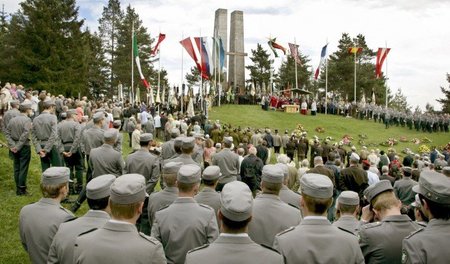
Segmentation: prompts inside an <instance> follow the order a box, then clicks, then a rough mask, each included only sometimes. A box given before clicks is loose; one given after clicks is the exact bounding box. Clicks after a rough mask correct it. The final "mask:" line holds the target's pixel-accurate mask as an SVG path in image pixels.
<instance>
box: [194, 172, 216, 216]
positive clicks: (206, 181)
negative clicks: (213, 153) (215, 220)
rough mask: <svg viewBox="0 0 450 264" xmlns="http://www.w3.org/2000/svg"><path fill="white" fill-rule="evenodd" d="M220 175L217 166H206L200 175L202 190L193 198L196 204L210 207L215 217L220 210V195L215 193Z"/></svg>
mask: <svg viewBox="0 0 450 264" xmlns="http://www.w3.org/2000/svg"><path fill="white" fill-rule="evenodd" d="M221 175H222V173H220V168H219V167H218V166H214V165H211V166H208V167H207V168H206V169H205V170H204V171H203V174H202V182H203V189H202V190H201V191H200V192H199V193H198V194H197V195H195V197H194V199H195V201H197V203H201V204H206V205H209V206H211V208H212V209H214V212H215V215H216V216H217V212H218V211H219V208H220V194H219V193H218V192H216V186H217V181H218V180H219V178H220V176H221Z"/></svg>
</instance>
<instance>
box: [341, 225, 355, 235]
mask: <svg viewBox="0 0 450 264" xmlns="http://www.w3.org/2000/svg"><path fill="white" fill-rule="evenodd" d="M337 228H339V230H342V231H344V232H346V233H349V234H352V235H355V233H353V232H351V231H349V230H347V229H345V228H342V227H340V226H338V227H337Z"/></svg>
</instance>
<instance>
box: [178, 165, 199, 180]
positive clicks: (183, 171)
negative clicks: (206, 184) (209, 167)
mask: <svg viewBox="0 0 450 264" xmlns="http://www.w3.org/2000/svg"><path fill="white" fill-rule="evenodd" d="M200 178H201V168H200V166H198V165H195V164H186V165H183V166H181V168H180V170H179V171H178V174H177V181H179V182H181V183H197V182H200Z"/></svg>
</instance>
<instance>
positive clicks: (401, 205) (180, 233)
mask: <svg viewBox="0 0 450 264" xmlns="http://www.w3.org/2000/svg"><path fill="white" fill-rule="evenodd" d="M24 94H27V92H25V93H24ZM31 94H33V93H31ZM37 96H38V98H40V100H38V101H37V102H35V101H34V100H32V99H27V98H28V97H27V96H24V97H23V98H20V97H16V98H12V99H11V100H9V101H8V103H7V107H6V109H7V110H6V111H5V113H4V115H3V116H2V129H3V132H4V134H5V137H6V140H7V145H8V148H9V151H10V152H9V153H10V157H11V158H12V160H13V163H14V165H13V166H14V175H11V176H13V177H14V180H15V183H16V194H17V195H19V196H21V195H28V190H27V175H28V170H29V164H30V158H31V152H32V151H35V153H36V154H37V155H39V157H40V161H41V170H42V177H41V183H40V189H41V191H42V198H41V199H40V200H39V201H38V202H36V203H33V204H30V205H27V206H25V207H23V208H22V210H21V211H20V216H19V218H20V219H19V230H20V238H21V241H22V244H23V246H24V248H25V250H26V251H27V253H28V254H29V257H30V260H31V262H32V263H303V262H304V263H364V262H366V263H400V262H403V263H422V262H424V263H445V262H446V261H448V259H449V258H450V255H449V252H448V251H447V250H446V249H445V247H443V246H442V245H445V242H446V241H450V237H449V234H450V232H449V231H450V167H449V162H450V159H449V155H450V145H449V146H447V148H445V149H444V150H442V151H438V150H437V149H433V151H432V152H431V153H427V154H423V155H421V154H414V153H412V152H408V153H407V154H406V155H405V156H404V157H400V156H399V155H398V154H397V153H396V152H395V150H394V149H388V150H387V151H386V152H385V151H384V150H378V149H373V150H369V149H367V148H366V147H362V148H361V149H359V150H358V149H356V148H355V147H351V148H349V147H348V146H345V145H344V144H342V143H333V142H330V141H329V140H323V141H322V140H319V139H317V138H308V135H307V134H306V133H302V134H301V135H296V134H293V133H290V131H284V132H281V133H280V131H278V130H277V129H275V130H273V132H272V129H270V128H268V127H266V128H251V127H246V128H242V127H233V126H231V125H225V124H222V123H221V122H220V120H208V119H207V117H206V116H204V115H203V114H202V113H200V112H198V113H195V114H194V115H192V116H186V115H183V114H182V113H180V112H167V110H166V109H160V110H161V111H158V109H157V108H154V107H148V106H147V105H145V104H144V103H141V104H129V103H127V102H125V103H122V102H112V101H106V102H104V101H90V100H88V99H87V98H86V97H83V98H81V99H69V98H64V97H63V96H52V95H50V94H48V93H45V91H44V92H41V93H39V94H37ZM36 103H37V105H36ZM126 134H128V136H126ZM124 136H125V137H124ZM125 144H128V145H129V146H130V148H131V153H123V152H124V149H123V148H122V146H123V145H125ZM32 149H33V150H32ZM127 152H128V151H127ZM124 156H125V159H124ZM158 184H159V186H160V188H159V189H160V190H159V191H157V189H158V188H156V186H157V185H158ZM69 195H76V196H77V199H76V201H71V200H70V199H69V197H70V196H69ZM86 200H87V205H88V207H89V208H90V210H89V211H88V212H87V213H86V214H85V215H83V216H81V217H79V218H75V216H74V213H75V212H76V211H77V210H78V209H79V208H80V206H81V205H82V204H83V203H84V201H86ZM64 202H66V203H70V204H71V207H70V210H68V209H65V208H64V207H63V206H62V205H61V204H62V203H64Z"/></svg>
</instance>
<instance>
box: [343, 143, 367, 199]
mask: <svg viewBox="0 0 450 264" xmlns="http://www.w3.org/2000/svg"><path fill="white" fill-rule="evenodd" d="M358 163H359V155H358V154H356V152H353V153H352V154H351V155H350V166H349V167H348V168H345V169H343V170H342V171H341V177H340V179H339V180H340V181H339V186H340V190H341V191H354V192H357V193H358V194H359V198H360V199H362V197H363V191H364V190H365V189H366V188H367V187H368V186H369V179H368V177H367V173H366V172H365V171H364V170H363V169H361V168H359V167H358Z"/></svg>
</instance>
